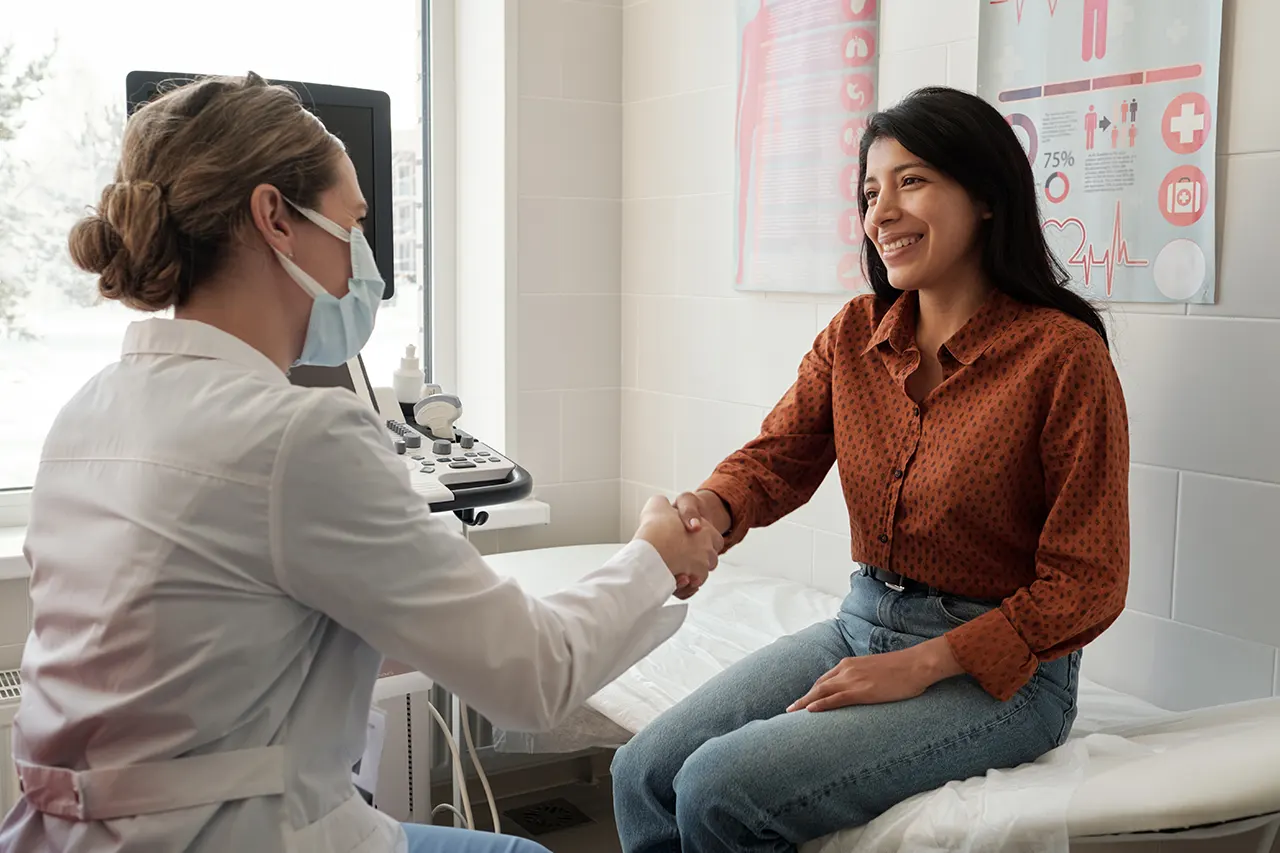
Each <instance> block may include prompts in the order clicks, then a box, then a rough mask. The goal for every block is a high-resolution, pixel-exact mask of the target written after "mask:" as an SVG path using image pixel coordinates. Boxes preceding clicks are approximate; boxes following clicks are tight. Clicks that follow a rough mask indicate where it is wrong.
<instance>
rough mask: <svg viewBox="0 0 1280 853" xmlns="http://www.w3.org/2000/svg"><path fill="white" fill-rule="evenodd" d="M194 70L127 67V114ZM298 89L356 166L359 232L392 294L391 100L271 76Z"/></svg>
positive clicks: (382, 94)
mask: <svg viewBox="0 0 1280 853" xmlns="http://www.w3.org/2000/svg"><path fill="white" fill-rule="evenodd" d="M201 76H204V75H198V74H176V73H170V72H159V71H131V72H129V74H128V76H127V77H126V78H125V91H126V96H127V105H128V112H129V115H132V114H133V113H134V112H135V111H137V109H138V108H139V107H141V106H142V105H143V104H145V103H146V102H147V101H149V100H151V99H152V98H154V97H155V96H156V95H157V94H162V93H164V92H167V91H169V90H171V89H173V88H175V87H177V86H179V85H181V84H183V83H189V82H192V81H194V80H197V79H199V78H200V77H201ZM270 82H272V83H279V84H280V85H283V86H288V87H289V88H290V89H292V90H293V91H295V92H297V93H298V97H299V98H301V100H302V104H303V106H304V107H306V108H307V109H308V110H310V111H311V112H312V113H313V114H314V115H315V116H316V117H318V118H319V119H320V121H322V122H324V126H325V127H326V128H328V130H329V132H330V133H332V134H333V135H334V136H336V137H338V138H339V139H341V140H342V143H343V144H344V145H345V146H346V148H347V154H348V156H350V157H351V162H352V163H354V164H355V167H356V178H357V180H358V181H359V182H360V191H361V192H363V193H364V197H365V200H366V201H368V202H369V216H368V218H367V219H366V220H365V226H364V233H365V238H366V239H367V240H368V242H369V245H370V246H371V247H372V248H373V255H374V258H375V259H376V260H377V262H378V271H379V272H381V273H382V280H383V281H384V282H386V290H385V291H384V292H383V295H382V298H383V299H390V298H391V297H392V296H394V295H395V274H394V267H395V258H394V254H395V252H394V243H393V231H392V227H391V215H392V214H391V209H392V205H391V186H392V175H391V171H392V170H391V100H390V98H388V97H387V94H386V93H385V92H377V91H373V90H371V89H353V88H348V87H345V86H326V85H320V84H317V83H297V82H292V81H289V80H272V81H270Z"/></svg>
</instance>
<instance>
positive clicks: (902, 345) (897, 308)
mask: <svg viewBox="0 0 1280 853" xmlns="http://www.w3.org/2000/svg"><path fill="white" fill-rule="evenodd" d="M916 299H917V297H916V293H915V291H907V292H906V293H903V294H902V295H901V296H899V297H898V298H897V300H895V301H894V303H893V305H892V306H890V308H889V310H888V311H886V312H885V315H884V317H882V318H881V319H880V325H879V326H877V327H876V333H875V334H874V335H872V336H871V340H870V341H869V342H868V343H867V346H866V348H865V349H864V350H863V351H862V354H863V355H866V354H867V353H869V352H871V351H872V350H873V349H876V348H877V347H879V346H881V345H883V344H884V343H886V342H887V343H888V344H889V346H891V347H893V351H894V352H896V353H898V354H899V355H901V354H902V353H904V352H906V351H907V349H908V348H909V347H911V346H912V345H913V344H914V343H915V340H916Z"/></svg>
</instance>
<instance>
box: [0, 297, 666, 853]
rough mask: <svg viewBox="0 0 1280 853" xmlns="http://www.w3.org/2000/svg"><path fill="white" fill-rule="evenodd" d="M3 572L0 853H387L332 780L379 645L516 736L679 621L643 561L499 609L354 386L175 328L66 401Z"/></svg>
mask: <svg viewBox="0 0 1280 853" xmlns="http://www.w3.org/2000/svg"><path fill="white" fill-rule="evenodd" d="M26 554H27V558H28V560H29V562H30V564H31V567H32V586H31V594H32V600H33V614H34V620H35V621H34V630H33V631H32V633H31V636H30V639H29V640H28V642H27V646H26V653H25V655H24V657H23V662H22V671H23V677H24V680H25V682H26V684H25V692H24V695H23V699H22V704H21V707H20V710H19V712H18V715H17V719H16V722H15V724H14V748H15V755H16V757H17V759H18V761H19V767H20V770H21V771H22V772H23V773H24V774H25V775H24V777H23V779H24V787H25V789H26V791H27V794H26V795H25V796H24V797H23V799H22V800H20V801H19V803H18V805H17V806H16V807H15V809H14V810H13V811H12V812H11V813H10V814H9V815H8V817H7V818H6V819H5V821H4V822H3V824H0V851H4V853H19V851H20V853H45V851H48V853H52V852H53V851H58V853H87V852H88V851H93V853H107V851H112V853H125V851H142V850H146V851H160V850H164V851H178V850H192V851H218V853H224V851H233V850H234V851H263V853H268V851H285V850H289V851H294V850H297V851H307V853H356V851H359V853H375V851H377V853H383V851H395V850H403V848H404V837H403V832H402V831H401V830H400V828H399V825H398V824H396V823H395V822H394V821H392V820H390V819H389V818H387V817H386V816H385V815H382V814H380V813H378V812H376V811H374V810H373V809H371V808H369V807H367V806H366V805H365V803H364V801H363V800H362V799H361V798H360V797H359V796H358V795H357V794H356V793H355V791H354V788H353V786H352V782H351V767H352V765H353V764H354V763H355V761H356V760H357V759H358V758H359V756H360V754H361V752H362V750H363V747H364V737H365V727H366V720H367V717H368V711H369V706H370V702H371V696H372V690H373V684H374V681H375V678H376V675H377V671H378V668H379V665H380V662H381V657H382V655H383V654H385V655H388V656H390V657H394V658H395V659H397V660H401V661H404V662H406V663H408V664H410V665H413V666H415V667H417V668H418V669H420V670H421V671H422V672H424V673H426V674H428V675H430V676H431V677H432V678H434V679H435V680H436V681H437V682H438V683H440V684H442V685H444V686H445V687H447V688H449V689H451V690H453V691H454V692H456V693H458V694H459V695H460V696H461V697H462V698H463V699H464V700H465V701H466V702H467V703H469V704H470V705H471V706H472V707H474V708H476V709H477V710H478V711H480V712H481V713H483V714H485V715H486V716H487V717H489V718H490V719H491V720H492V721H493V722H494V723H496V724H498V725H500V726H503V727H507V728H511V729H517V730H519V729H528V730H543V729H547V728H549V727H552V726H554V725H555V724H556V723H557V721H559V720H560V719H562V718H563V717H564V716H565V715H566V714H567V713H568V712H570V711H571V710H573V709H575V708H576V707H578V706H579V705H580V704H581V703H582V702H583V701H584V700H586V699H587V698H588V697H589V696H590V695H591V694H592V693H593V692H595V691H596V690H598V689H599V688H600V687H602V686H603V685H604V684H606V683H607V682H609V681H611V680H612V679H614V678H616V677H617V676H618V675H620V674H621V673H622V672H623V671H625V670H626V669H627V668H629V667H630V666H631V665H632V664H633V663H634V662H635V661H637V660H639V659H640V658H641V657H643V656H644V655H646V654H647V653H648V652H649V651H651V650H652V649H654V648H655V647H656V646H657V645H659V644H660V643H662V642H663V641H665V640H666V639H667V638H669V637H670V636H671V635H672V634H673V633H674V632H675V630H676V629H677V628H678V627H679V625H680V623H681V621H682V619H683V616H684V608H683V607H682V606H678V605H677V606H664V604H665V603H666V602H667V601H668V600H669V597H670V595H671V593H672V592H673V590H674V588H675V584H674V581H673V580H672V577H671V575H670V573H669V572H668V571H667V569H666V567H665V566H664V564H663V562H662V560H661V558H660V557H659V556H658V554H657V552H656V551H655V550H654V549H653V548H652V547H651V546H649V545H647V544H645V543H633V544H631V545H629V546H627V547H626V548H624V549H623V550H622V551H621V552H620V553H619V554H618V556H616V557H615V558H614V559H613V560H612V561H610V563H609V564H607V565H606V566H604V567H603V568H602V569H601V570H600V571H598V572H596V573H594V574H593V575H591V576H590V577H588V578H586V579H584V580H583V582H582V583H580V584H579V585H577V586H575V587H573V588H571V589H568V590H566V591H564V592H561V593H558V594H556V595H553V596H550V597H547V598H543V599H535V598H531V597H529V596H527V595H526V594H525V593H524V592H523V591H522V590H521V589H520V588H519V587H518V586H517V585H516V584H515V583H514V582H512V581H509V580H504V579H503V578H501V577H498V576H496V575H495V574H494V572H493V571H492V570H491V569H489V568H488V566H486V565H485V563H484V561H483V560H482V559H481V558H480V557H479V556H478V555H477V553H476V552H475V550H474V549H473V548H472V547H471V546H470V545H469V544H468V543H467V542H466V541H465V540H464V539H463V538H462V537H461V536H459V535H457V534H455V533H453V532H451V531H449V530H447V529H446V527H445V526H444V525H443V524H442V523H441V522H440V521H439V520H437V519H433V518H431V517H430V514H429V510H428V508H427V506H426V505H425V504H424V503H423V500H422V499H421V498H420V497H419V496H417V495H416V494H415V493H414V491H413V489H412V488H411V487H410V485H409V480H408V473H407V469H406V468H405V466H404V464H403V462H402V461H401V460H400V459H399V458H398V457H397V456H396V455H395V453H394V452H393V451H392V449H391V443H390V441H389V440H388V438H387V435H386V431H385V429H384V427H383V426H382V425H381V424H380V423H379V421H378V418H377V415H376V414H375V413H374V412H373V411H371V410H370V409H368V407H367V406H365V405H364V404H363V403H361V402H360V401H359V400H358V399H357V398H356V397H355V395H353V394H351V393H350V392H348V391H345V390H341V389H326V390H318V389H305V388H297V387H294V386H292V385H291V384H290V383H289V382H288V380H287V378H286V377H285V376H284V375H283V374H282V373H281V372H280V370H279V369H278V368H276V367H275V366H274V365H273V364H272V363H271V362H270V361H268V360H267V359H266V358H265V357H264V356H263V355H262V354H261V353H259V352H258V351H256V350H254V349H252V348H251V347H249V346H247V345H246V344H244V343H243V342H241V341H239V340H238V339H236V338H234V337H232V336H230V335H227V334H225V333H223V332H221V331H218V330H217V329H214V328H213V327H211V326H207V325H204V324H200V323H195V322H190V321H179V320H148V321H144V322H140V323H136V324H134V325H133V326H131V327H130V328H129V330H128V333H127V336H126V339H125V346H124V355H123V358H122V360H121V361H120V362H119V363H117V364H114V365H112V366H110V367H108V368H107V369H106V370H104V371H103V372H102V373H100V374H99V375H98V376H97V377H95V378H94V379H93V380H91V381H90V382H89V383H88V385H86V386H85V387H84V389H82V390H81V391H80V392H79V393H78V394H77V395H76V396H75V398H74V399H72V400H71V401H70V403H68V404H67V406H66V407H65V409H64V410H63V412H62V413H61V414H60V416H59V417H58V419H57V421H56V423H55V424H54V426H53V428H52V430H51V431H50V433H49V437H48V440H47V442H46V445H45V449H44V455H43V459H42V461H41V465H40V470H39V474H38V476H37V479H36V484H35V490H34V493H33V495H32V503H31V519H30V525H29V532H28V538H27V542H26ZM174 759H179V760H174ZM142 763H154V764H153V765H152V766H149V767H145V768H141V769H139V768H138V767H137V765H139V764H142ZM120 768H124V769H123V770H121V769H120ZM71 771H89V772H87V773H74V772H71ZM59 792H60V793H59ZM68 792H70V793H68ZM33 801H40V806H41V808H39V809H38V808H37V807H36V805H35V804H33ZM77 810H79V811H77ZM71 814H74V815H75V816H76V817H82V816H84V815H88V816H89V818H90V819H87V820H85V819H75V818H73V817H70V816H69V815H71ZM132 815H138V816H132ZM103 816H105V817H107V818H108V819H105V820H95V819H92V818H94V817H103Z"/></svg>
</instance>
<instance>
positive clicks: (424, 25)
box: [0, 0, 434, 529]
mask: <svg viewBox="0 0 1280 853" xmlns="http://www.w3.org/2000/svg"><path fill="white" fill-rule="evenodd" d="M431 4H432V0H418V9H417V12H418V49H419V51H420V52H419V67H418V82H419V85H420V86H421V87H422V107H421V112H420V115H419V124H420V125H421V129H422V156H421V160H420V164H414V165H415V166H418V169H419V171H420V173H421V176H422V198H421V199H420V200H417V199H415V201H414V203H415V204H417V205H419V206H420V209H421V211H422V216H421V217H420V218H419V219H418V223H417V224H418V230H419V232H420V235H421V240H422V247H423V251H422V313H423V317H422V346H421V349H420V353H421V358H422V367H423V371H424V374H425V375H426V376H428V377H430V376H432V375H433V371H432V341H433V338H434V335H433V333H432V328H431V320H432V311H431V304H432V275H431V201H430V199H431ZM391 168H392V170H393V171H392V175H391V179H392V193H393V195H394V192H395V189H396V178H397V175H396V174H395V169H396V168H397V165H396V164H395V163H392V164H391ZM393 211H394V208H393ZM393 215H394V212H393ZM394 252H395V248H394V242H393V244H392V253H393V255H392V268H393V269H394V268H395V256H394ZM397 293H399V291H397ZM30 507H31V487H29V486H26V487H6V486H5V485H4V484H3V483H0V529H4V528H14V527H24V526H26V524H27V521H28V518H29V517H30Z"/></svg>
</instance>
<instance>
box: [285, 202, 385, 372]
mask: <svg viewBox="0 0 1280 853" xmlns="http://www.w3.org/2000/svg"><path fill="white" fill-rule="evenodd" d="M289 204H291V205H292V206H293V207H294V209H295V210H297V211H298V212H299V213H301V214H302V215H303V216H305V217H306V218H307V219H309V220H310V221H312V222H314V223H315V224H316V225H318V226H319V227H321V228H323V229H324V230H325V231H327V232H329V233H330V234H332V235H333V236H334V237H337V238H338V239H339V240H341V241H343V242H344V243H349V244H350V245H351V279H350V281H349V282H348V288H349V289H348V291H347V295H346V296H343V297H342V298H341V299H339V298H338V297H336V296H334V295H333V294H332V293H330V292H329V291H327V290H325V289H324V287H323V286H321V284H320V282H318V281H316V280H315V279H314V278H312V277H311V276H310V275H309V274H307V272H306V271H304V270H303V269H302V268H301V267H299V266H298V265H297V264H295V263H294V262H293V261H292V260H290V259H289V258H288V257H287V256H286V255H284V254H283V253H282V252H280V251H279V250H276V257H278V258H279V259H280V263H281V264H282V265H283V266H284V270H285V272H287V273H288V274H289V277H290V278H292V279H293V280H294V281H296V282H297V283H298V286H300V287H301V288H302V289H303V290H305V291H306V292H307V293H309V294H311V298H312V299H313V300H315V301H314V302H312V304H311V321H310V323H309V324H308V325H307V338H306V341H305V342H304V343H303V345H302V355H301V356H300V357H299V358H298V361H297V363H298V364H315V365H319V366H322V367H337V366H338V365H340V364H345V363H346V362H347V361H349V360H350V359H353V358H355V357H356V355H357V354H358V353H359V352H360V350H361V349H362V348H363V347H364V345H365V344H366V343H368V341H369V336H370V335H372V334H373V322H374V318H375V317H376V316H377V314H378V305H379V304H381V302H382V294H383V292H384V291H385V289H386V285H385V284H384V283H383V281H382V275H381V274H380V273H379V272H378V264H377V262H376V261H375V260H374V257H373V250H372V249H371V248H369V244H368V242H366V241H365V239H364V232H362V231H361V230H360V229H359V228H353V229H351V230H350V231H347V230H346V229H344V228H343V227H342V226H340V225H338V224H337V223H336V222H333V221H332V220H330V219H326V218H325V217H323V216H321V215H320V214H318V213H316V212H315V211H314V210H308V209H307V208H304V207H299V206H298V205H296V204H293V202H289Z"/></svg>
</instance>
